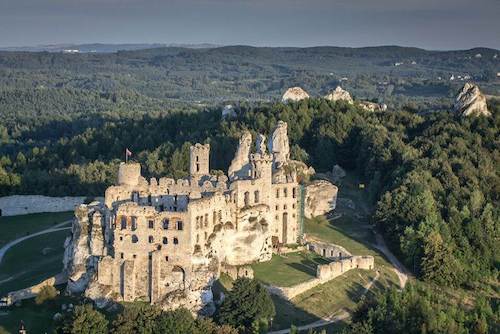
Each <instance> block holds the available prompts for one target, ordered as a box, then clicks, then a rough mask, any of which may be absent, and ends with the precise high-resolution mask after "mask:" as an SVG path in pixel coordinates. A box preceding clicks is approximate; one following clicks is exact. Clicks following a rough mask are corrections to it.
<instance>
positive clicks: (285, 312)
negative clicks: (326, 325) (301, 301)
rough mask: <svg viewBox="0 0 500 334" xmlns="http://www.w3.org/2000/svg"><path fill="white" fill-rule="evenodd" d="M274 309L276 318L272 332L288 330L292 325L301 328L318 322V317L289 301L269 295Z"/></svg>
mask: <svg viewBox="0 0 500 334" xmlns="http://www.w3.org/2000/svg"><path fill="white" fill-rule="evenodd" d="M271 298H272V299H273V302H274V306H275V308H276V317H275V318H274V320H273V323H272V327H271V329H272V330H280V329H287V328H290V327H291V326H292V325H295V326H302V325H306V324H309V323H311V322H315V321H318V320H320V318H319V317H317V316H315V315H314V314H311V313H309V312H307V311H305V310H304V309H302V308H299V307H297V306H295V305H293V304H292V303H290V302H289V301H287V300H285V299H283V298H280V297H278V296H275V295H271Z"/></svg>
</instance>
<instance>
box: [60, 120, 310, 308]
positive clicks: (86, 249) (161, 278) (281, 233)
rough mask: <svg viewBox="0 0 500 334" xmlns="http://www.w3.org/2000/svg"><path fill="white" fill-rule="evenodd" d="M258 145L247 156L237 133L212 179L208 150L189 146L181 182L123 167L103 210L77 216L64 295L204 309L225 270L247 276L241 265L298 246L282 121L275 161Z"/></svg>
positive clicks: (88, 209)
mask: <svg viewBox="0 0 500 334" xmlns="http://www.w3.org/2000/svg"><path fill="white" fill-rule="evenodd" d="M257 139H258V140H257V143H256V144H257V149H256V153H251V149H250V145H251V143H252V136H251V134H250V133H249V132H245V133H244V134H243V136H242V138H241V139H240V146H239V147H238V150H237V152H236V155H235V158H234V159H233V161H232V163H231V166H230V168H229V171H228V176H225V175H221V176H215V175H210V174H209V155H210V146H209V145H208V144H205V145H201V144H196V145H194V146H192V147H191V149H190V168H189V169H190V176H189V177H188V178H186V179H180V180H173V179H170V178H160V179H155V178H152V179H151V180H149V181H147V180H146V179H145V178H144V177H142V176H141V172H140V165H139V164H137V163H132V162H131V163H127V164H121V165H120V167H119V168H120V169H119V173H118V185H116V186H111V187H109V188H108V189H107V190H106V193H105V201H104V204H100V203H94V204H92V205H89V206H82V207H80V208H79V209H78V210H77V217H78V219H77V221H76V222H75V224H74V226H73V234H72V237H71V238H69V239H68V241H67V247H66V254H65V268H66V270H67V272H68V274H69V282H68V289H69V291H70V292H80V291H84V293H85V295H86V296H87V297H89V298H92V299H94V300H95V301H97V302H98V303H99V304H104V303H106V301H134V300H144V301H149V302H150V303H154V304H159V305H160V306H162V307H163V308H175V307H179V306H184V307H187V308H189V309H191V310H196V311H200V310H201V309H206V308H207V307H209V306H210V304H211V303H212V301H211V290H210V287H211V284H212V282H213V280H214V279H215V278H216V277H218V275H219V274H220V272H221V271H224V270H226V271H227V272H228V274H230V275H233V276H234V275H236V276H241V275H243V276H250V277H251V276H252V273H251V272H250V271H249V270H248V268H247V267H245V266H246V265H248V264H250V263H253V262H258V261H267V260H270V259H271V257H272V252H273V245H274V244H275V242H277V243H281V244H295V243H297V242H298V239H299V231H300V228H299V226H298V222H299V215H300V212H299V203H300V191H299V185H298V182H297V171H295V170H294V168H293V166H294V164H293V163H292V161H291V160H288V159H289V147H288V138H287V135H286V123H283V122H280V123H278V126H277V128H276V130H275V131H274V133H273V136H272V143H270V151H271V153H267V152H266V146H265V144H264V142H265V137H264V136H262V135H261V136H259V137H258V138H257ZM221 268H226V269H221ZM227 268H233V269H227ZM234 268H240V269H234ZM241 268H247V269H245V270H243V269H241Z"/></svg>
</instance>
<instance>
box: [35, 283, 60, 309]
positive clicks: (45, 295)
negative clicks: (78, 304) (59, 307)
mask: <svg viewBox="0 0 500 334" xmlns="http://www.w3.org/2000/svg"><path fill="white" fill-rule="evenodd" d="M58 294H59V291H57V289H56V288H54V287H53V286H52V285H45V286H43V287H42V288H41V289H40V292H39V293H38V294H37V295H36V297H35V303H36V304H37V305H40V304H43V303H45V302H46V301H48V300H52V299H54V298H56V297H57V295H58Z"/></svg>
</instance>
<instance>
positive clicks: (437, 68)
mask: <svg viewBox="0 0 500 334" xmlns="http://www.w3.org/2000/svg"><path fill="white" fill-rule="evenodd" d="M499 54H500V51H498V50H493V49H485V48H478V49H472V50H462V51H426V50H422V49H416V48H403V47H396V46H387V47H370V48H340V47H313V48H264V47H259V48H257V47H249V46H227V47H219V48H202V49H193V48H183V47H163V48H162V47H158V48H152V49H146V50H133V51H118V52H113V53H77V54H67V53H49V52H36V53H33V52H6V51H2V52H0V89H1V90H2V91H3V90H6V89H7V88H8V89H9V90H17V89H22V90H36V89H46V90H47V89H48V90H51V89H72V90H93V91H99V92H106V93H113V92H118V91H134V92H136V93H139V94H142V95H145V96H148V97H151V98H159V99H169V100H174V101H191V102H193V101H203V102H213V101H224V100H240V99H249V100H268V99H276V98H278V97H280V96H281V94H282V93H283V91H284V90H285V89H286V88H288V87H291V86H301V87H303V88H304V89H305V90H306V91H308V92H309V93H312V94H313V95H318V94H321V95H324V94H326V93H327V92H328V91H329V90H330V89H332V88H335V87H336V86H337V85H339V84H341V85H342V86H344V88H346V89H348V90H349V91H351V92H352V93H353V94H354V95H355V96H357V97H362V98H364V99H379V100H384V101H387V102H390V103H388V104H392V105H394V104H395V103H399V104H401V105H403V104H405V103H408V102H409V101H410V102H411V101H431V102H433V103H434V104H437V105H438V106H439V105H441V104H443V101H440V100H439V99H442V98H444V99H445V100H446V98H448V97H449V96H451V95H453V94H454V93H455V91H456V90H457V89H458V87H459V86H460V85H461V84H463V78H464V77H465V78H467V80H473V81H476V82H478V83H480V85H481V87H482V89H483V90H484V91H485V92H486V93H487V94H488V93H489V94H496V93H498V91H499V89H500V80H499V78H498V77H497V76H496V74H497V72H499V62H500V58H499V57H498V55H499ZM479 55H480V56H479ZM452 76H453V77H454V80H450V78H451V77H452ZM445 102H446V101H445Z"/></svg>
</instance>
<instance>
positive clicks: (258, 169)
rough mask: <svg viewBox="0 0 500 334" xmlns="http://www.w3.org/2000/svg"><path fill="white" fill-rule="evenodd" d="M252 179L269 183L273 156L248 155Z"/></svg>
mask: <svg viewBox="0 0 500 334" xmlns="http://www.w3.org/2000/svg"><path fill="white" fill-rule="evenodd" d="M250 164H251V168H252V178H253V179H264V180H266V181H268V182H269V183H270V182H271V178H272V173H273V156H272V155H270V154H266V153H264V154H260V153H254V154H251V155H250Z"/></svg>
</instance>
